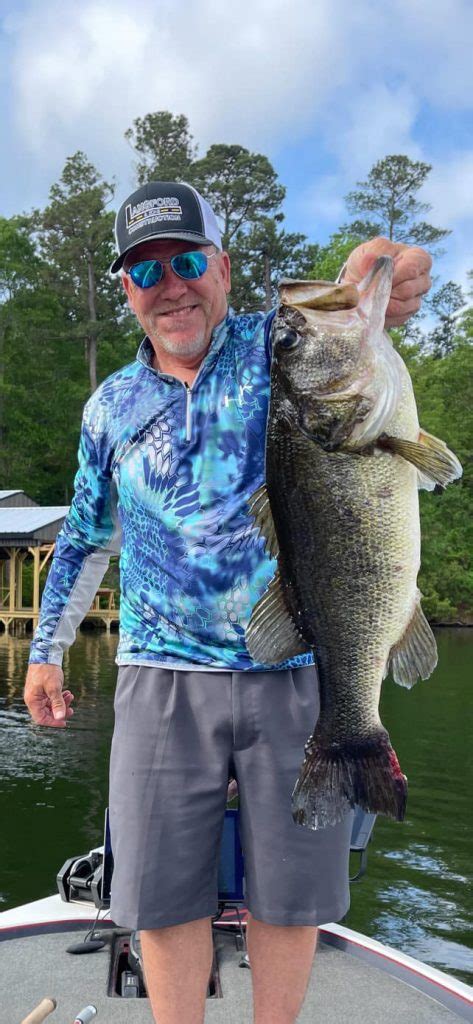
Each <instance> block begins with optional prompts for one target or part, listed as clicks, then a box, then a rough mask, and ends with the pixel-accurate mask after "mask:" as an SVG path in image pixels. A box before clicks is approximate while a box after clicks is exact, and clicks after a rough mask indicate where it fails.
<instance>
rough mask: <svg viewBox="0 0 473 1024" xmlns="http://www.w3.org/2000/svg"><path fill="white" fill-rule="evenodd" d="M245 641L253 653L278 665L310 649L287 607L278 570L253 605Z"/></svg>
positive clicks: (265, 660)
mask: <svg viewBox="0 0 473 1024" xmlns="http://www.w3.org/2000/svg"><path fill="white" fill-rule="evenodd" d="M245 641H246V646H247V648H248V651H249V653H250V655H251V657H252V658H254V660H255V661H260V662H263V664H266V665H279V664H280V662H281V661H286V658H295V657H296V655H297V654H306V653H307V652H308V651H310V650H311V648H310V647H309V646H308V645H307V644H306V642H305V640H303V639H302V638H301V636H300V634H299V632H298V630H297V628H296V626H295V623H294V621H293V619H292V617H291V615H290V613H289V612H288V610H287V607H286V603H285V600H284V593H283V588H282V583H281V576H280V574H279V571H278V572H276V574H275V576H274V577H273V579H272V580H271V582H270V584H269V586H268V589H267V590H266V591H265V593H264V594H263V596H262V597H260V599H259V601H258V602H257V604H255V607H254V608H253V611H252V613H251V618H250V621H249V623H248V626H247V628H246V634H245Z"/></svg>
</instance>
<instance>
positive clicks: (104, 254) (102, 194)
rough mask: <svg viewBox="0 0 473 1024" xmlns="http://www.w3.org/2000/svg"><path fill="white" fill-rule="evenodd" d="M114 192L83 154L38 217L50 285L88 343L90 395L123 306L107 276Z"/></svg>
mask: <svg viewBox="0 0 473 1024" xmlns="http://www.w3.org/2000/svg"><path fill="white" fill-rule="evenodd" d="M113 194H114V185H113V184H110V183H108V182H106V181H104V180H103V178H102V177H101V175H100V173H99V172H98V171H97V170H96V168H95V167H94V166H93V164H91V163H89V161H88V160H87V158H86V156H85V154H84V153H82V152H81V151H78V152H77V153H75V154H74V156H72V157H68V159H67V160H66V164H65V167H64V170H63V172H62V174H61V178H60V180H59V182H58V183H57V184H55V185H53V186H52V187H51V190H50V195H49V198H50V202H49V205H48V206H47V207H46V209H45V210H44V211H43V212H42V213H36V214H35V216H34V222H35V224H36V227H37V233H38V240H39V250H40V255H41V256H42V257H43V259H44V261H45V263H46V265H47V266H48V268H49V272H48V283H49V284H50V286H51V287H53V288H54V289H55V291H56V293H57V294H58V296H59V297H60V300H61V302H62V303H63V305H64V309H65V310H66V311H67V324H68V336H69V337H74V338H75V339H76V340H81V341H82V342H83V345H84V356H85V360H86V363H87V366H88V370H89V380H90V388H91V391H95V389H96V387H97V345H98V341H99V338H100V337H101V336H102V335H103V334H104V333H105V332H107V331H110V329H111V328H112V325H114V324H115V323H116V321H117V319H118V317H119V311H120V306H121V304H122V302H123V300H122V297H121V293H120V291H119V290H118V289H117V287H116V285H115V283H114V282H112V280H111V278H110V275H109V272H108V269H109V266H110V263H111V262H112V259H113V256H114V250H113V246H112V238H113V223H114V214H113V213H112V212H110V211H108V210H107V206H108V204H109V203H110V202H111V200H112V198H113Z"/></svg>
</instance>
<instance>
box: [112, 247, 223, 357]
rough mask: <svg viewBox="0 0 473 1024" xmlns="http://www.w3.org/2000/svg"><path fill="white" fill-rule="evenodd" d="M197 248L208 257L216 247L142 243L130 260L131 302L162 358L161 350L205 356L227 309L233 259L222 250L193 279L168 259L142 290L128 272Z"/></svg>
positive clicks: (126, 281)
mask: <svg viewBox="0 0 473 1024" xmlns="http://www.w3.org/2000/svg"><path fill="white" fill-rule="evenodd" d="M195 249H202V251H203V252H205V253H206V254H207V255H208V256H210V255H211V253H212V252H215V246H210V245H195V244H193V243H192V242H183V241H177V240H173V239H167V240H163V241H159V240H158V241H150V242H143V243H142V244H141V245H137V246H136V248H134V249H132V251H131V252H129V253H128V255H127V257H126V259H125V262H124V267H123V269H124V271H125V274H124V276H123V278H122V280H123V286H124V288H125V291H126V294H127V296H128V302H129V305H130V307H131V309H132V310H133V312H134V313H135V315H136V317H137V319H138V320H139V322H140V324H141V326H142V328H143V330H144V331H145V332H146V334H147V335H148V337H149V338H150V340H151V342H152V343H153V347H154V349H155V352H156V354H157V356H158V359H159V351H160V349H161V350H164V351H165V352H167V353H168V354H169V355H172V356H175V357H176V358H179V357H180V356H181V357H184V358H198V357H199V356H201V357H202V358H203V357H204V355H205V353H206V351H207V349H208V347H209V344H210V338H211V334H212V331H213V329H214V327H216V325H217V324H219V323H220V322H221V320H223V319H224V317H225V315H226V312H227V294H228V292H229V291H230V259H229V257H228V255H227V253H225V252H217V254H216V255H215V256H212V259H209V263H208V267H207V270H206V271H205V274H204V275H203V276H202V277H200V278H198V279H197V280H193V281H184V280H183V279H182V278H181V277H178V276H177V274H175V273H174V271H173V269H172V267H171V265H170V264H169V263H166V264H165V265H164V275H163V277H162V278H161V280H160V281H159V282H158V284H156V285H153V287H152V288H139V287H138V285H135V284H134V282H133V281H132V279H131V277H129V275H128V274H127V270H129V268H130V267H131V266H133V264H134V263H139V262H140V261H141V260H152V259H170V257H171V256H175V255H177V253H181V252H191V251H193V250H195Z"/></svg>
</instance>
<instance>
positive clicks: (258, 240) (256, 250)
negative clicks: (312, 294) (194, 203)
mask: <svg viewBox="0 0 473 1024" xmlns="http://www.w3.org/2000/svg"><path fill="white" fill-rule="evenodd" d="M318 248H319V247H318V246H315V245H307V244H306V236H305V235H302V234H298V233H293V232H287V231H284V230H282V229H279V228H278V226H277V223H276V221H275V219H274V218H270V217H262V218H261V219H260V220H259V221H258V222H257V223H256V224H255V225H254V226H253V228H251V229H250V230H249V231H248V232H244V231H239V232H238V233H237V235H236V236H235V242H234V246H232V248H231V250H230V255H231V260H232V294H231V302H232V306H233V307H234V308H235V309H237V310H246V311H252V310H259V309H266V310H270V309H272V307H273V306H274V305H275V303H276V301H277V286H278V283H279V281H280V280H281V278H283V277H293V278H298V277H299V278H305V277H308V276H309V274H310V270H311V267H312V264H313V262H314V259H315V256H316V253H317V252H318Z"/></svg>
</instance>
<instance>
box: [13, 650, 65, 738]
mask: <svg viewBox="0 0 473 1024" xmlns="http://www.w3.org/2000/svg"><path fill="white" fill-rule="evenodd" d="M63 683H64V673H63V671H62V668H60V667H59V665H45V664H41V665H30V666H29V668H28V672H27V674H26V681H25V690H24V694H23V698H24V701H25V704H26V706H27V708H28V711H29V713H30V715H31V717H32V719H33V721H34V722H36V724H37V725H50V726H53V727H54V728H59V729H61V728H64V726H65V725H66V722H67V719H68V718H71V717H72V715H73V714H74V712H73V710H72V708H71V706H70V705H71V701H73V700H74V694H73V693H71V691H70V690H63V689H62V686H63Z"/></svg>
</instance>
